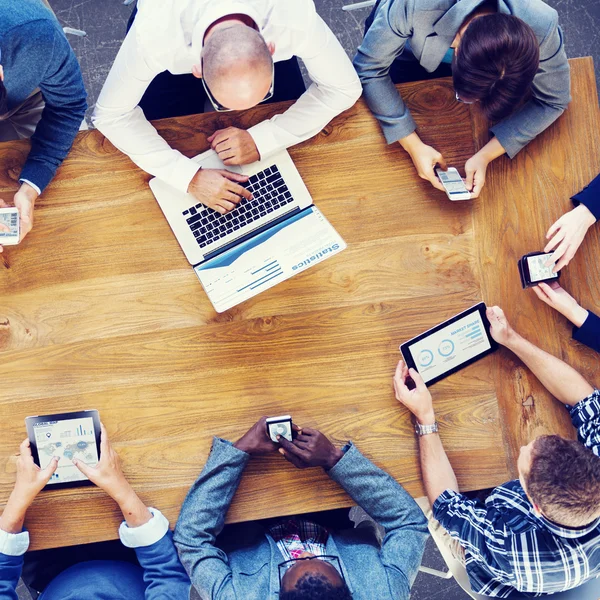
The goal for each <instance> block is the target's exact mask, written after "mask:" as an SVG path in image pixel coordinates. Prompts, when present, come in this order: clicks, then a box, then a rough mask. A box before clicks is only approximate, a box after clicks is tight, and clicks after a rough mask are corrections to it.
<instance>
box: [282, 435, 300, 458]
mask: <svg viewBox="0 0 600 600" xmlns="http://www.w3.org/2000/svg"><path fill="white" fill-rule="evenodd" d="M277 441H278V442H279V443H280V444H281V447H282V448H283V449H284V450H285V451H286V453H287V454H291V455H292V456H295V457H296V458H299V459H300V460H305V459H306V451H305V450H303V449H301V448H298V446H296V444H294V442H289V441H288V440H286V439H285V438H284V437H281V436H277Z"/></svg>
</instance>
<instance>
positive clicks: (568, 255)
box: [552, 246, 575, 273]
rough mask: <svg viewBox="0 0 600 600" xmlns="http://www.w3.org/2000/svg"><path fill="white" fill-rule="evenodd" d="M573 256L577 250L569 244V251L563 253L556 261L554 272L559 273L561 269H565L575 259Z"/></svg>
mask: <svg viewBox="0 0 600 600" xmlns="http://www.w3.org/2000/svg"><path fill="white" fill-rule="evenodd" d="M573 256H575V252H573V250H572V249H571V246H569V247H568V248H567V251H566V252H565V253H564V254H563V255H562V258H561V259H560V260H558V261H557V262H556V265H555V266H554V269H552V272H553V273H558V272H559V271H560V270H561V269H564V268H565V267H566V266H567V265H568V264H569V263H570V262H571V261H572V260H573Z"/></svg>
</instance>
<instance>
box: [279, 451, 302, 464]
mask: <svg viewBox="0 0 600 600" xmlns="http://www.w3.org/2000/svg"><path fill="white" fill-rule="evenodd" d="M279 453H280V454H282V455H283V458H285V460H287V461H288V462H290V463H292V464H293V465H294V466H295V467H297V468H298V469H303V468H304V467H305V465H304V463H303V462H302V461H301V460H300V459H299V458H297V457H296V456H294V455H293V454H290V453H289V452H286V451H285V450H284V449H283V448H279Z"/></svg>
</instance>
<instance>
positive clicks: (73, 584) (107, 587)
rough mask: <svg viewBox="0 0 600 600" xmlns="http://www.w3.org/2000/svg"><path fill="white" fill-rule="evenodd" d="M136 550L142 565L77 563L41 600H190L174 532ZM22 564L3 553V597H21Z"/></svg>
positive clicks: (0, 598) (0, 566)
mask: <svg viewBox="0 0 600 600" xmlns="http://www.w3.org/2000/svg"><path fill="white" fill-rule="evenodd" d="M135 553H136V555H137V557H138V560H139V562H140V565H141V567H138V566H137V565H134V564H131V563H126V562H118V561H92V562H85V563H80V564H77V565H75V566H73V567H71V568H70V569H67V570H66V571H64V572H63V573H61V574H60V575H59V576H58V577H57V578H56V579H55V580H54V581H52V582H50V585H48V587H47V588H46V589H45V590H44V593H43V594H42V595H41V596H40V600H188V598H189V593H190V587H191V583H190V580H189V578H188V576H187V574H186V572H185V571H184V569H183V567H182V566H181V563H180V562H179V558H178V556H177V552H176V551H175V546H174V545H173V539H172V534H171V532H168V533H167V534H166V535H165V536H164V537H163V538H162V539H161V540H159V541H158V542H156V543H155V544H152V545H151V546H145V547H141V548H136V550H135ZM22 567H23V556H7V555H6V554H2V553H0V600H17V592H16V589H17V584H18V583H19V577H20V576H21V569H22Z"/></svg>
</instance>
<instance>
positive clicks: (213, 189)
mask: <svg viewBox="0 0 600 600" xmlns="http://www.w3.org/2000/svg"><path fill="white" fill-rule="evenodd" d="M247 181H248V177H247V176H246V175H238V174H237V173H232V172H231V171H226V170H224V169H223V170H219V169H200V170H199V171H198V172H197V173H196V174H195V175H194V178H193V179H192V181H191V182H190V185H189V187H188V192H189V193H190V194H193V195H194V196H195V197H196V198H197V199H198V200H200V202H202V204H204V205H205V206H208V207H209V208H212V209H213V210H216V211H217V212H219V213H221V214H222V215H224V214H225V213H227V212H229V211H231V210H233V209H234V208H235V207H236V206H237V205H238V204H239V203H240V202H241V200H242V199H243V198H245V199H246V200H252V193H251V192H249V191H248V190H247V189H246V188H243V187H242V186H241V185H240V184H241V183H246V182H247Z"/></svg>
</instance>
